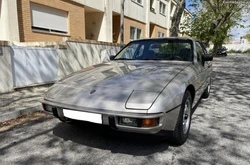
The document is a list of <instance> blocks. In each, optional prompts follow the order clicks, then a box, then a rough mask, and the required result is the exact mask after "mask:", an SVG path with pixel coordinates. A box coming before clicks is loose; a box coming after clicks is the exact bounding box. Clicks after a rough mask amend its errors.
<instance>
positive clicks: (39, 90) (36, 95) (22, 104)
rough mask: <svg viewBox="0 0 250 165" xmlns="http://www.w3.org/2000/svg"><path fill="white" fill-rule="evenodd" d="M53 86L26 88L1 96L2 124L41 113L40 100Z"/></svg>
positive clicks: (0, 117) (0, 115) (0, 112)
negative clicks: (30, 114) (27, 115)
mask: <svg viewBox="0 0 250 165" xmlns="http://www.w3.org/2000/svg"><path fill="white" fill-rule="evenodd" d="M51 85H52V84H50V85H42V86H35V87H26V88H21V89H17V90H15V91H13V92H10V93H5V94H0V122H4V121H7V120H11V119H16V118H18V117H19V116H22V115H25V114H28V113H30V112H36V111H41V110H42V106H41V103H40V100H41V99H42V98H43V96H44V94H45V92H46V91H47V90H48V88H49V87H50V86H51Z"/></svg>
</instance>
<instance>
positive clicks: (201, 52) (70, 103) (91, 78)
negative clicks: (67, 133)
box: [42, 37, 213, 145]
mask: <svg viewBox="0 0 250 165" xmlns="http://www.w3.org/2000/svg"><path fill="white" fill-rule="evenodd" d="M110 59H111V61H110V62H106V63H102V64H98V65H94V66H91V67H88V68H85V69H82V70H80V71H78V72H75V73H73V74H71V75H69V76H67V77H66V78H63V79H62V80H60V81H58V82H56V83H55V84H54V85H53V86H52V87H51V88H50V89H49V90H48V91H47V93H46V94H45V97H44V99H43V100H42V103H43V107H44V110H45V111H47V112H50V113H51V114H53V115H54V116H55V117H57V118H59V119H60V120H61V121H63V122H72V121H73V120H81V121H88V122H93V123H98V124H103V125H109V126H110V127H111V128H113V129H116V130H119V131H127V132H134V133H144V134H159V133H164V132H167V133H168V137H170V140H171V142H172V143H174V144H176V145H181V144H183V143H185V141H186V140H187V138H188V134H189V129H190V124H191V111H192V108H193V107H194V106H195V105H196V103H197V102H198V101H199V99H200V98H207V97H208V96H209V91H210V86H211V73H212V64H211V62H210V61H212V59H213V57H212V56H211V55H208V54H207V51H206V49H205V47H204V46H203V44H202V43H201V42H199V41H198V40H195V39H192V38H181V37H180V38H179V37H177V38H157V39H142V40H137V41H132V42H130V43H129V44H127V45H126V47H124V48H123V49H122V50H121V51H120V52H119V53H118V54H117V55H116V56H111V57H110Z"/></svg>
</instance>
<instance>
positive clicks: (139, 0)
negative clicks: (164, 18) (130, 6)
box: [132, 0, 142, 5]
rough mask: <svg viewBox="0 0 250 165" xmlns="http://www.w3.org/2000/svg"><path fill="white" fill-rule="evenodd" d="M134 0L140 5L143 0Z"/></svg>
mask: <svg viewBox="0 0 250 165" xmlns="http://www.w3.org/2000/svg"><path fill="white" fill-rule="evenodd" d="M132 1H133V2H135V3H138V4H140V5H142V0H132Z"/></svg>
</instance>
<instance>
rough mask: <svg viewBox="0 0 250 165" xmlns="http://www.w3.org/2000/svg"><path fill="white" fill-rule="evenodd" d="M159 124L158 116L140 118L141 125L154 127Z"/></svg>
mask: <svg viewBox="0 0 250 165" xmlns="http://www.w3.org/2000/svg"><path fill="white" fill-rule="evenodd" d="M158 125H159V118H149V119H142V127H155V126H158Z"/></svg>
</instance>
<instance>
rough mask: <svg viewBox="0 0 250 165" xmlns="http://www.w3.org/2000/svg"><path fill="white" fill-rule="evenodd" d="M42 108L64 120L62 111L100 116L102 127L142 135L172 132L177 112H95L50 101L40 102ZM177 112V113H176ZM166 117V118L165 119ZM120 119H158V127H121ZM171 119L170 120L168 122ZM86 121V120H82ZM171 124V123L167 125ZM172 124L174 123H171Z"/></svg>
mask: <svg viewBox="0 0 250 165" xmlns="http://www.w3.org/2000/svg"><path fill="white" fill-rule="evenodd" d="M41 102H42V103H43V107H44V106H45V105H50V106H52V107H53V109H52V110H49V111H48V110H46V108H44V110H45V111H46V112H47V113H50V114H52V115H54V116H55V117H57V118H61V119H63V118H65V116H64V113H63V110H64V109H67V110H72V111H75V112H79V114H80V113H81V112H83V113H86V112H87V113H93V114H100V115H101V123H99V124H103V125H109V126H110V127H111V128H113V129H116V130H118V131H125V132H133V133H143V134H156V133H159V132H160V131H161V130H164V129H166V128H167V130H169V129H170V130H173V128H168V127H169V126H172V127H173V126H175V121H176V120H175V119H174V118H175V116H176V114H177V113H179V111H171V112H170V114H173V112H174V114H175V115H174V116H173V115H172V116H171V115H170V116H169V115H166V113H163V112H162V113H156V114H148V113H142V114H140V113H132V112H131V113H128V112H116V111H107V110H96V109H90V108H82V107H75V106H69V105H64V104H61V103H55V102H51V101H46V100H42V101H41ZM176 112H177V113H176ZM165 116H167V117H165ZM120 117H131V118H137V119H152V118H159V121H158V125H157V126H153V127H134V126H127V125H121V124H119V121H118V119H119V118H120ZM69 119H76V120H81V119H79V118H69ZM169 119H171V120H169ZM173 119H174V120H173ZM166 120H167V121H166ZM83 121H86V120H83ZM90 122H91V121H90ZM168 122H171V123H168ZM172 122H174V123H172Z"/></svg>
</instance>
